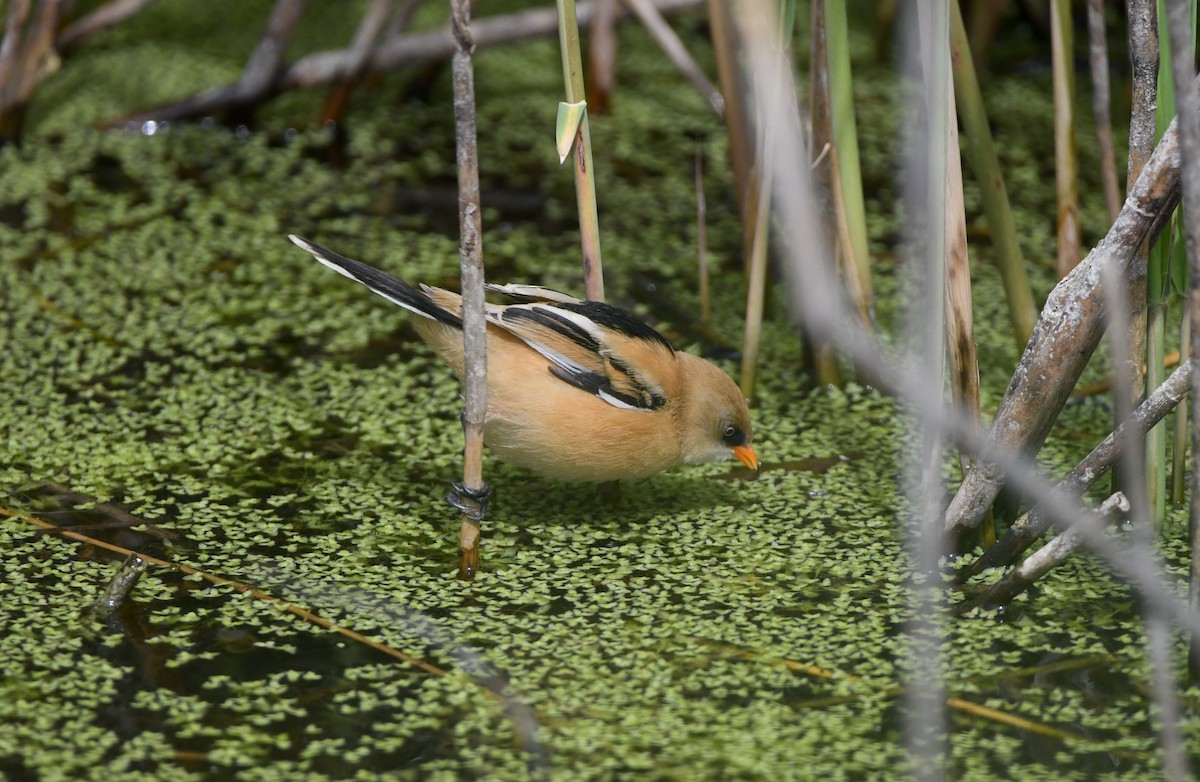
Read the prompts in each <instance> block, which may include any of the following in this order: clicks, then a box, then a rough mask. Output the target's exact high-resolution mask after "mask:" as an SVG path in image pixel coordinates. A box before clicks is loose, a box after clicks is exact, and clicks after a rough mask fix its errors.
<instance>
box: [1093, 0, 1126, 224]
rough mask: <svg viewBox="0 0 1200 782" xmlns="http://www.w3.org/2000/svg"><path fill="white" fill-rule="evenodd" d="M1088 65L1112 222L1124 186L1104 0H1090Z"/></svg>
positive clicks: (1106, 202)
mask: <svg viewBox="0 0 1200 782" xmlns="http://www.w3.org/2000/svg"><path fill="white" fill-rule="evenodd" d="M1087 19H1088V63H1089V64H1090V66H1091V72H1092V116H1093V117H1094V121H1095V123H1096V142H1097V146H1099V148H1100V150H1099V152H1100V180H1101V183H1102V185H1103V188H1104V203H1105V206H1107V207H1108V220H1109V222H1112V221H1114V220H1116V219H1117V212H1119V211H1121V194H1120V185H1119V184H1118V182H1117V158H1116V153H1115V152H1114V151H1113V136H1112V112H1111V111H1110V110H1109V101H1110V93H1111V90H1110V88H1109V85H1108V41H1107V39H1106V37H1105V32H1104V0H1087Z"/></svg>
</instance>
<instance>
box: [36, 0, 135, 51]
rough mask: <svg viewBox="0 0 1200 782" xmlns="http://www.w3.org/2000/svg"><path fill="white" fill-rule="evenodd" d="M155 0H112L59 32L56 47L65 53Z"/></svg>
mask: <svg viewBox="0 0 1200 782" xmlns="http://www.w3.org/2000/svg"><path fill="white" fill-rule="evenodd" d="M153 2H154V0H111V2H108V3H105V4H104V5H102V6H100V7H99V8H97V9H96V10H95V11H92V12H91V13H90V14H88V15H87V16H84V17H82V18H80V19H77V20H75V21H74V22H72V23H71V24H70V25H69V26H68V27H67V29H65V30H63V31H62V32H61V33H59V35H58V38H56V39H55V41H54V48H55V49H57V50H58V52H59V54H65V53H66V52H67V51H68V50H69V49H73V48H75V47H76V46H78V45H79V44H81V43H83V42H84V41H86V40H87V39H88V38H91V37H92V36H93V35H95V34H96V33H98V32H100V31H101V30H106V29H108V28H109V27H112V26H114V25H117V24H120V23H121V22H123V21H125V20H126V19H128V18H130V17H131V16H134V15H135V14H137V13H138V12H139V11H141V10H142V9H143V8H145V7H146V6H148V5H150V4H151V3H153Z"/></svg>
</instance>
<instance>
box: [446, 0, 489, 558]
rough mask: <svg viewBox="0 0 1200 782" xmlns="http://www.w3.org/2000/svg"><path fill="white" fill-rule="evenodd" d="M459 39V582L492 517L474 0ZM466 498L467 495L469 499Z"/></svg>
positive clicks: (459, 25) (457, 6) (455, 1)
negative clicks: (486, 458)
mask: <svg viewBox="0 0 1200 782" xmlns="http://www.w3.org/2000/svg"><path fill="white" fill-rule="evenodd" d="M450 15H451V21H452V26H453V30H454V39H455V41H456V42H457V44H458V49H457V50H456V51H455V52H454V58H453V69H454V127H455V134H456V139H457V142H456V148H457V150H458V151H457V157H458V229H459V234H460V245H459V262H460V268H461V279H462V307H463V312H462V319H463V329H462V331H463V355H464V364H463V396H464V402H463V419H462V422H463V439H464V444H463V483H462V486H463V492H460V499H461V500H463V502H464V504H463V505H460V506H459V507H461V508H462V510H463V515H462V525H461V530H460V534H459V564H458V575H459V578H463V579H471V578H474V577H475V573H476V572H477V571H478V570H479V524H480V522H481V521H483V518H484V516H485V515H486V514H487V499H486V497H487V485H486V484H485V483H484V482H483V424H484V419H485V418H486V417H487V322H486V320H484V307H483V222H482V212H481V209H480V205H479V155H478V149H477V143H476V131H475V74H474V69H473V66H472V63H471V51H472V49H473V48H474V45H473V42H472V40H471V26H470V25H471V3H470V0H450ZM462 495H466V496H465V497H464V496H462Z"/></svg>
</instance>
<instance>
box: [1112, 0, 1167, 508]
mask: <svg viewBox="0 0 1200 782" xmlns="http://www.w3.org/2000/svg"><path fill="white" fill-rule="evenodd" d="M1126 13H1127V15H1128V18H1129V33H1128V34H1129V61H1130V66H1131V70H1132V73H1131V77H1132V94H1131V96H1130V107H1129V108H1130V114H1129V162H1128V167H1127V169H1126V172H1125V188H1126V191H1127V192H1132V190H1133V187H1134V184H1135V183H1136V182H1137V180H1138V177H1140V176H1141V174H1142V169H1143V168H1144V167H1145V165H1146V161H1148V160H1149V159H1150V155H1151V153H1152V152H1153V151H1154V138H1155V133H1154V129H1155V113H1156V106H1157V103H1158V13H1157V11H1156V10H1155V0H1127V7H1126ZM1148 249H1149V248H1148V244H1143V245H1142V246H1140V247H1139V248H1138V250H1137V253H1136V254H1135V255H1134V258H1133V260H1132V262H1131V263H1130V267H1129V268H1130V284H1129V292H1128V296H1129V299H1128V305H1127V306H1128V308H1129V347H1130V355H1131V356H1133V360H1132V361H1131V362H1130V363H1129V364H1128V365H1126V366H1123V367H1122V366H1118V367H1116V368H1115V372H1114V376H1115V380H1116V382H1118V383H1126V384H1128V385H1129V387H1130V389H1131V391H1130V393H1131V395H1132V396H1133V397H1134V398H1136V397H1138V396H1139V395H1141V394H1142V393H1143V389H1145V390H1146V391H1149V390H1150V389H1149V384H1150V381H1149V379H1148V377H1147V366H1146V361H1145V356H1146V355H1147V340H1146V331H1147V328H1148V327H1149V321H1148V315H1149V312H1148V310H1147V282H1146V281H1147V265H1148V262H1149V252H1148ZM1115 423H1120V419H1117V420H1116V422H1115ZM1145 439H1146V437H1145V435H1144V434H1143V435H1141V437H1140V442H1141V443H1143V444H1144V443H1145ZM1139 447H1143V446H1139ZM1143 479H1144V477H1143V476H1141V475H1136V476H1129V477H1128V479H1127V478H1126V477H1125V475H1124V473H1123V472H1121V471H1120V470H1116V471H1114V473H1113V481H1112V485H1113V489H1114V490H1116V489H1119V488H1121V487H1122V486H1123V485H1124V484H1125V483H1126V481H1127V480H1136V481H1141V480H1143Z"/></svg>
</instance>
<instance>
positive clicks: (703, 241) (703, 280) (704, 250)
mask: <svg viewBox="0 0 1200 782" xmlns="http://www.w3.org/2000/svg"><path fill="white" fill-rule="evenodd" d="M696 275H697V277H699V280H700V291H699V295H700V322H701V323H702V324H704V325H705V326H707V325H708V323H709V320H711V318H712V297H711V294H710V292H709V287H708V205H707V203H706V202H705V200H704V145H703V144H702V143H701V142H700V141H697V142H696Z"/></svg>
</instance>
